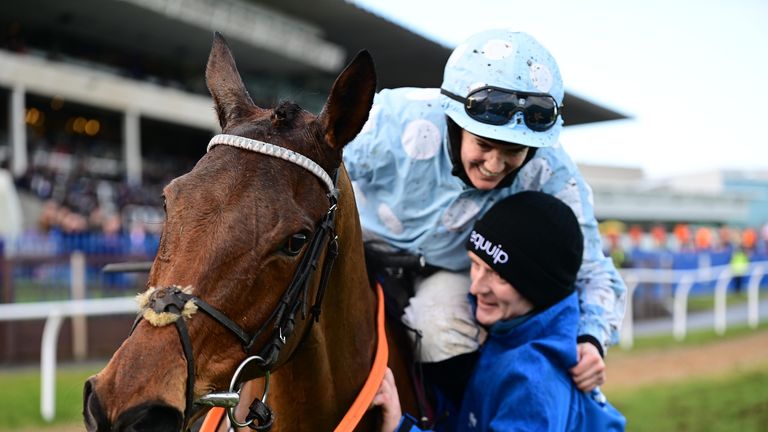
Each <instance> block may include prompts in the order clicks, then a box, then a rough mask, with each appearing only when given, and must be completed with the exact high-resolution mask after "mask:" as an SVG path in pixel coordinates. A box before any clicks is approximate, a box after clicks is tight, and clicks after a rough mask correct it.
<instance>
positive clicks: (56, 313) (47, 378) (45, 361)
mask: <svg viewBox="0 0 768 432" xmlns="http://www.w3.org/2000/svg"><path fill="white" fill-rule="evenodd" d="M63 320H64V317H63V316H62V315H61V311H60V310H58V309H53V310H51V314H50V315H49V316H48V319H47V320H45V327H44V328H43V341H42V345H41V346H40V376H41V379H40V414H41V415H42V416H43V419H44V420H45V421H47V422H51V421H53V418H54V416H55V415H56V345H57V344H56V341H57V340H58V339H59V330H60V329H61V322H62V321H63Z"/></svg>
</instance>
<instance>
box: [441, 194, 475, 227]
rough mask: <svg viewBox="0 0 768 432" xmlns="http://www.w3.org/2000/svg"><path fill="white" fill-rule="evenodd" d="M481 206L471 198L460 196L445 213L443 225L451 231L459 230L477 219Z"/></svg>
mask: <svg viewBox="0 0 768 432" xmlns="http://www.w3.org/2000/svg"><path fill="white" fill-rule="evenodd" d="M479 212H480V206H479V205H477V203H476V202H475V201H473V200H472V199H469V198H459V199H457V200H456V201H454V202H453V204H451V206H450V207H448V209H447V210H445V213H443V220H442V223H443V226H444V227H446V228H447V229H448V230H449V231H458V230H460V229H462V228H464V227H465V226H466V225H467V224H468V223H469V222H471V221H473V220H474V219H475V216H477V214H478V213H479Z"/></svg>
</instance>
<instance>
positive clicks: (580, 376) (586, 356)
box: [571, 342, 605, 393]
mask: <svg viewBox="0 0 768 432" xmlns="http://www.w3.org/2000/svg"><path fill="white" fill-rule="evenodd" d="M576 353H577V356H578V361H579V362H578V363H577V364H576V366H574V367H573V368H572V369H571V376H572V377H573V382H574V383H576V387H578V388H579V390H581V391H583V392H585V393H587V392H591V391H592V390H594V389H595V387H597V386H600V385H603V383H605V362H604V361H603V358H602V357H600V351H598V350H597V347H596V346H594V345H592V344H591V343H589V342H582V343H580V344H578V345H577V348H576Z"/></svg>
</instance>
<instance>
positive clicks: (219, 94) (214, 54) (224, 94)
mask: <svg viewBox="0 0 768 432" xmlns="http://www.w3.org/2000/svg"><path fill="white" fill-rule="evenodd" d="M205 81H206V83H207V84H208V91H210V92H211V96H213V101H214V103H215V104H216V113H217V114H218V116H219V124H220V125H221V129H222V130H224V129H225V128H226V127H227V125H231V124H232V122H233V120H236V119H238V118H243V117H246V116H247V115H248V114H249V113H250V112H251V111H252V110H253V109H254V108H255V105H254V104H253V101H252V100H251V97H250V96H249V95H248V90H246V88H245V84H243V80H242V78H240V73H239V72H238V71H237V66H236V65H235V59H234V58H233V57H232V52H231V51H230V50H229V46H228V45H227V41H226V40H225V39H224V36H222V35H221V33H219V32H214V33H213V46H212V47H211V54H210V55H209V56H208V65H207V66H206V68H205Z"/></svg>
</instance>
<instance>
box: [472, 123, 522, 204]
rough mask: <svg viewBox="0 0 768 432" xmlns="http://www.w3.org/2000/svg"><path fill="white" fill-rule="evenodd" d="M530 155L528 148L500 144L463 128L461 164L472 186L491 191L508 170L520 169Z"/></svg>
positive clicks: (509, 171)
mask: <svg viewBox="0 0 768 432" xmlns="http://www.w3.org/2000/svg"><path fill="white" fill-rule="evenodd" d="M527 155H528V147H526V146H522V145H519V144H501V143H499V142H498V141H491V140H488V139H485V138H483V137H479V136H477V135H473V134H471V133H469V132H467V131H466V130H462V131H461V164H462V165H463V166H464V172H466V173H467V177H469V180H470V181H471V182H472V185H473V186H475V187H476V188H478V189H481V190H491V189H493V188H495V187H496V185H498V184H499V182H501V180H502V179H503V178H504V177H506V176H507V175H508V174H509V173H511V172H512V171H514V170H515V169H517V168H519V167H520V166H521V165H522V164H523V162H525V157H526V156H527Z"/></svg>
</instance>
